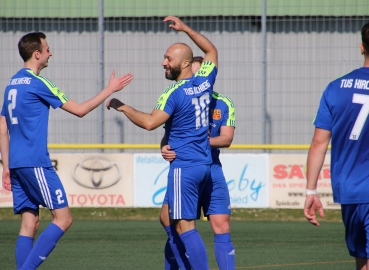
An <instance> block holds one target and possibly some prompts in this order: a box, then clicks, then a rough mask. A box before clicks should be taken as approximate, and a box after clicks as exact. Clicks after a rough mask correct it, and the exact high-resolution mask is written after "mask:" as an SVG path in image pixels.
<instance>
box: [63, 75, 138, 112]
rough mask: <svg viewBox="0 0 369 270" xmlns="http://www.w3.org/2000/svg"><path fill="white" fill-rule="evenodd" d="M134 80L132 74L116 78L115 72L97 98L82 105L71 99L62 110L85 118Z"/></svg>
mask: <svg viewBox="0 0 369 270" xmlns="http://www.w3.org/2000/svg"><path fill="white" fill-rule="evenodd" d="M132 80H133V75H132V74H131V73H127V74H125V75H123V76H120V77H117V78H115V71H113V72H112V74H111V77H110V80H109V84H108V86H107V87H105V88H104V89H103V90H102V91H101V92H100V93H98V94H97V95H96V96H94V97H93V98H91V99H89V100H87V101H85V102H83V103H81V104H78V103H77V102H75V101H74V100H71V99H70V100H68V101H67V102H66V103H64V104H63V105H62V106H61V108H62V109H63V110H65V111H67V112H69V113H71V114H74V115H76V116H78V117H83V116H85V115H86V114H88V113H89V112H90V111H92V110H93V109H95V108H96V107H97V106H99V105H100V104H101V103H103V102H104V101H105V100H106V99H107V98H108V97H109V96H110V95H111V94H113V93H115V92H117V91H119V90H122V89H123V88H124V87H126V86H127V85H128V84H129V83H130V82H131V81H132Z"/></svg>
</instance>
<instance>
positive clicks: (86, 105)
mask: <svg viewBox="0 0 369 270" xmlns="http://www.w3.org/2000/svg"><path fill="white" fill-rule="evenodd" d="M111 94H113V91H111V90H110V89H109V88H105V89H104V90H102V91H101V92H100V93H98V94H97V95H96V96H94V97H93V98H91V99H89V100H87V101H85V102H82V103H81V104H79V110H78V112H79V113H78V116H80V117H83V116H85V115H86V114H88V113H89V112H91V111H92V110H94V109H95V108H96V107H98V106H99V105H100V104H101V103H103V102H104V101H105V100H106V99H107V98H108V97H109V96H110V95H111Z"/></svg>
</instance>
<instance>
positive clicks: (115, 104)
mask: <svg viewBox="0 0 369 270" xmlns="http://www.w3.org/2000/svg"><path fill="white" fill-rule="evenodd" d="M123 105H124V103H123V102H121V101H120V100H119V99H116V98H113V99H112V100H110V102H109V108H113V109H115V110H118V108H119V107H121V106H123Z"/></svg>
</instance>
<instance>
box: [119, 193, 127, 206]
mask: <svg viewBox="0 0 369 270" xmlns="http://www.w3.org/2000/svg"><path fill="white" fill-rule="evenodd" d="M118 204H121V205H125V204H126V203H125V202H124V198H123V196H122V195H119V196H118V199H117V205H118Z"/></svg>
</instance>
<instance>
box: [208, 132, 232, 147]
mask: <svg viewBox="0 0 369 270" xmlns="http://www.w3.org/2000/svg"><path fill="white" fill-rule="evenodd" d="M232 141H233V137H230V136H226V135H219V136H217V137H211V138H210V146H211V148H227V147H229V146H231V144H232Z"/></svg>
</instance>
